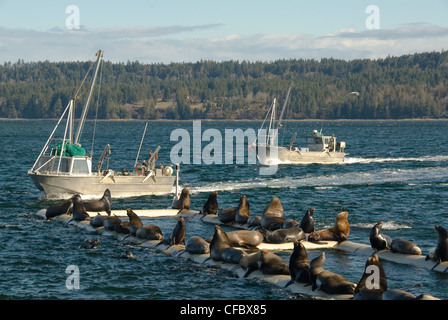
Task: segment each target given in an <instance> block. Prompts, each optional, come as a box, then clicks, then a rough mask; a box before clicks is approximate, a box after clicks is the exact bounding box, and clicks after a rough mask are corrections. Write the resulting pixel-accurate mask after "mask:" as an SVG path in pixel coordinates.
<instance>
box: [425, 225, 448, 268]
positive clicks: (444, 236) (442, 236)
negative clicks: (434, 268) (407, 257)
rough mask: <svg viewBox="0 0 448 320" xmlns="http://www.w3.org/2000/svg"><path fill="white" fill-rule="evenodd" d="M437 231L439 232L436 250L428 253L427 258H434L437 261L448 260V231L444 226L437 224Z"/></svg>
mask: <svg viewBox="0 0 448 320" xmlns="http://www.w3.org/2000/svg"><path fill="white" fill-rule="evenodd" d="M435 229H436V231H437V232H438V234H439V239H438V241H437V246H436V250H435V251H434V253H431V254H428V255H427V256H426V258H425V260H429V259H431V260H434V261H435V262H437V263H440V262H443V261H447V260H448V233H447V231H446V229H445V228H443V227H442V226H439V225H436V226H435Z"/></svg>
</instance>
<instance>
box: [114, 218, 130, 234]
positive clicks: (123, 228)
mask: <svg viewBox="0 0 448 320" xmlns="http://www.w3.org/2000/svg"><path fill="white" fill-rule="evenodd" d="M130 225H131V224H130V222H129V221H122V222H121V223H117V224H115V226H114V231H115V232H117V233H123V234H130V233H131V230H130Z"/></svg>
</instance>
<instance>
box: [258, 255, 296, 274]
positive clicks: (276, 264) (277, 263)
mask: <svg viewBox="0 0 448 320" xmlns="http://www.w3.org/2000/svg"><path fill="white" fill-rule="evenodd" d="M258 269H260V270H261V271H262V272H263V274H285V275H289V265H288V264H287V263H286V261H285V260H283V259H282V258H281V257H279V256H278V255H276V254H275V253H273V252H271V251H269V250H261V254H260V257H259V260H258Z"/></svg>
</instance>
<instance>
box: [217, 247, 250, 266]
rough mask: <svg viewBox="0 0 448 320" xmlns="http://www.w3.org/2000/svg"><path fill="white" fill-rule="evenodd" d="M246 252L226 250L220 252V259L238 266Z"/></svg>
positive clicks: (233, 249)
mask: <svg viewBox="0 0 448 320" xmlns="http://www.w3.org/2000/svg"><path fill="white" fill-rule="evenodd" d="M245 255H247V252H246V251H244V250H241V249H238V248H232V247H231V248H226V249H224V250H222V253H221V259H222V261H224V262H227V263H234V264H239V263H240V261H241V259H242V258H243V257H244V256H245Z"/></svg>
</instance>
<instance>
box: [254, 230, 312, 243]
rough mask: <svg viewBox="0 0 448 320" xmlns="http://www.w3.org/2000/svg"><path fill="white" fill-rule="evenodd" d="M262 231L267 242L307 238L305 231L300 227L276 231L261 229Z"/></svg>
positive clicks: (284, 241) (283, 241)
mask: <svg viewBox="0 0 448 320" xmlns="http://www.w3.org/2000/svg"><path fill="white" fill-rule="evenodd" d="M260 232H261V233H262V234H263V236H264V241H265V242H267V243H286V242H294V241H300V240H304V239H306V234H305V232H303V230H302V229H300V228H287V229H277V230H274V231H269V230H266V229H261V230H260Z"/></svg>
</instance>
